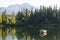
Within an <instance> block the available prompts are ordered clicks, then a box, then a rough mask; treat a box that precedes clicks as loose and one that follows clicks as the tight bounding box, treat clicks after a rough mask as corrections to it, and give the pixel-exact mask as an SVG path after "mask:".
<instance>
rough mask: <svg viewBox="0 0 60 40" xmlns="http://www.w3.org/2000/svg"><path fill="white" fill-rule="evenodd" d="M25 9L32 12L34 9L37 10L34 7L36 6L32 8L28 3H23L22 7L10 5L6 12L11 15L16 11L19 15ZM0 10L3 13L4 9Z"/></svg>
mask: <svg viewBox="0 0 60 40" xmlns="http://www.w3.org/2000/svg"><path fill="white" fill-rule="evenodd" d="M24 8H26V9H29V10H31V9H32V8H33V9H36V7H34V6H32V5H30V4H28V3H23V4H21V5H19V4H15V5H10V6H8V7H7V8H6V11H7V13H8V14H11V13H12V11H14V12H15V13H17V12H18V11H20V10H23V9H24ZM0 10H2V11H3V8H2V9H0Z"/></svg>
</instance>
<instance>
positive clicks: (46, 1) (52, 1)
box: [0, 0, 60, 7]
mask: <svg viewBox="0 0 60 40" xmlns="http://www.w3.org/2000/svg"><path fill="white" fill-rule="evenodd" d="M23 3H28V4H31V5H33V6H36V7H39V6H40V5H44V6H49V5H52V6H54V5H57V6H58V7H60V0H0V7H8V6H9V5H14V4H23Z"/></svg>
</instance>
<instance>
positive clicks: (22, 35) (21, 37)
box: [0, 28, 60, 40]
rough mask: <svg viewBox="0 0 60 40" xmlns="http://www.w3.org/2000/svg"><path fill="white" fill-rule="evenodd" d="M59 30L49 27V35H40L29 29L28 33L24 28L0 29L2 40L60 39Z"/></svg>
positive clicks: (0, 39) (0, 38)
mask: <svg viewBox="0 0 60 40" xmlns="http://www.w3.org/2000/svg"><path fill="white" fill-rule="evenodd" d="M59 30H60V29H57V30H56V29H48V34H47V36H45V37H40V36H39V35H38V34H37V33H36V34H35V33H33V31H31V33H30V32H29V31H28V33H27V32H24V30H21V29H16V28H9V29H8V28H6V30H2V29H0V40H40V39H41V40H59V39H60V31H59ZM2 32H3V33H2ZM26 33H27V34H26ZM2 34H3V35H2Z"/></svg>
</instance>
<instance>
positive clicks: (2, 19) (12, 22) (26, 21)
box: [0, 7, 60, 40]
mask: <svg viewBox="0 0 60 40" xmlns="http://www.w3.org/2000/svg"><path fill="white" fill-rule="evenodd" d="M59 25H60V9H59V10H58V9H57V8H54V9H52V8H51V7H49V8H45V7H42V8H40V9H36V10H35V11H33V10H28V9H26V10H25V11H19V12H18V13H17V14H14V12H13V13H12V15H8V14H7V13H6V10H5V11H4V12H3V13H1V14H0V27H1V28H2V39H3V40H6V39H5V38H6V35H8V34H9V32H12V35H13V36H12V37H13V38H14V35H16V36H17V38H18V40H21V39H22V38H23V37H25V39H26V40H28V39H27V38H28V37H29V38H30V39H31V40H33V39H34V40H39V39H42V40H56V39H57V38H56V39H55V36H56V35H58V34H57V33H56V32H58V33H60V32H59V29H56V28H59ZM40 29H46V30H48V35H47V36H45V37H43V38H42V37H40ZM51 33H52V34H53V35H52V34H51ZM0 34H1V33H0ZM58 39H60V38H58ZM12 40H14V39H12Z"/></svg>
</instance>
